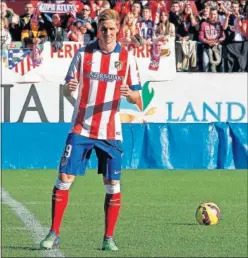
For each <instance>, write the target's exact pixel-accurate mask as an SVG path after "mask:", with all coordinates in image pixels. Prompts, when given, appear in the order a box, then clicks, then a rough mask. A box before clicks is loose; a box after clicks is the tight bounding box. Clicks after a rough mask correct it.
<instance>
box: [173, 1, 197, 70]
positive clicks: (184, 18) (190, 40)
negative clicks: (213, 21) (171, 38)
mask: <svg viewBox="0 0 248 258" xmlns="http://www.w3.org/2000/svg"><path fill="white" fill-rule="evenodd" d="M198 31H199V24H198V22H197V20H196V17H195V15H194V14H193V10H192V7H191V5H190V4H186V5H185V7H184V10H183V12H182V13H181V14H180V16H179V21H178V26H177V28H176V40H177V41H176V66H177V71H188V70H189V69H190V68H193V69H196V65H197V57H196V40H197V38H198Z"/></svg>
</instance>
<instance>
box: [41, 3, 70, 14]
mask: <svg viewBox="0 0 248 258" xmlns="http://www.w3.org/2000/svg"><path fill="white" fill-rule="evenodd" d="M38 9H39V11H40V12H42V13H70V12H71V11H75V5H74V4H43V3H40V4H39V5H38Z"/></svg>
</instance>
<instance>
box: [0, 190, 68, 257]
mask: <svg viewBox="0 0 248 258" xmlns="http://www.w3.org/2000/svg"><path fill="white" fill-rule="evenodd" d="M2 200H3V203H5V204H7V205H8V206H10V207H11V208H12V210H13V211H14V213H15V214H16V216H17V217H19V218H20V219H21V221H22V222H23V223H24V225H25V228H26V229H27V230H28V231H30V232H31V234H32V237H33V239H34V241H35V244H37V246H38V247H39V244H40V241H41V240H42V237H44V236H45V235H46V234H47V232H48V229H45V228H43V227H42V226H41V224H40V222H39V221H38V220H36V219H35V217H34V215H33V214H32V213H31V212H30V211H29V210H28V209H26V208H25V207H24V206H23V205H22V204H21V203H20V202H18V201H17V200H15V199H13V198H11V197H10V195H9V193H8V192H7V191H6V190H4V189H2ZM41 253H42V257H65V256H64V254H63V253H62V252H61V251H59V250H57V249H54V250H42V249H41Z"/></svg>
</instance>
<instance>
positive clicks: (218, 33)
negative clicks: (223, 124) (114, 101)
mask: <svg viewBox="0 0 248 258" xmlns="http://www.w3.org/2000/svg"><path fill="white" fill-rule="evenodd" d="M46 4H65V6H66V7H68V8H65V7H64V9H63V10H62V9H60V11H59V12H52V11H51V10H52V9H51V8H50V9H49V7H52V6H51V5H46ZM71 6H73V8H69V7H71ZM108 8H112V9H115V10H116V11H118V13H119V14H120V17H121V27H120V31H119V35H118V40H119V41H120V42H121V43H123V44H133V45H134V46H137V47H138V46H141V45H144V44H163V43H164V42H173V43H174V44H175V53H176V68H177V71H202V72H208V71H211V72H246V71H248V61H247V60H248V0H225V1H222V0H147V1H144V0H135V1H134V0H126V1H124V0H109V1H106V0H105V1H103V0H63V1H61V0H59V1H58V0H43V1H39V2H38V1H37V3H36V4H33V2H31V1H27V2H26V4H25V8H24V10H23V13H20V14H16V13H14V11H13V10H12V9H11V8H9V7H8V1H2V2H1V49H2V48H8V46H9V45H10V44H11V42H22V47H25V48H32V47H33V46H35V45H40V44H43V43H45V42H46V41H50V42H51V44H52V46H53V49H54V51H58V50H59V49H60V48H61V47H62V46H63V42H65V41H74V42H81V43H82V44H88V43H89V42H91V41H93V40H95V39H96V38H97V36H98V35H97V34H98V32H97V17H98V14H99V13H100V12H102V11H103V10H105V9H108Z"/></svg>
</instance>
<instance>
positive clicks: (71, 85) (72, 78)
mask: <svg viewBox="0 0 248 258" xmlns="http://www.w3.org/2000/svg"><path fill="white" fill-rule="evenodd" d="M80 67H81V54H80V49H79V50H78V51H77V52H76V54H75V56H74V57H73V59H72V61H71V64H70V67H69V70H68V72H67V75H66V77H65V81H66V83H65V84H64V88H63V94H64V96H66V97H70V96H73V93H74V92H75V91H76V90H77V87H78V85H79V75H80Z"/></svg>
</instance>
